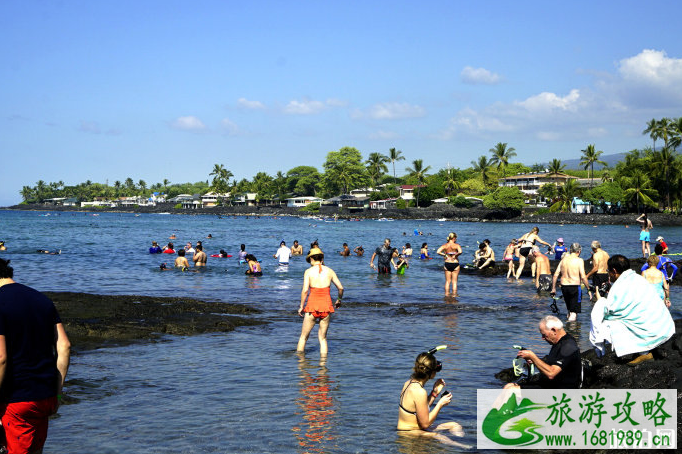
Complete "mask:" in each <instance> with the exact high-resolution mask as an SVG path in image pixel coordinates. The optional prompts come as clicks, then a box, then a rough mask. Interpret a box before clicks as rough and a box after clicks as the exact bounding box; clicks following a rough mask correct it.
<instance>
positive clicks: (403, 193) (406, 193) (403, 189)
mask: <svg viewBox="0 0 682 454" xmlns="http://www.w3.org/2000/svg"><path fill="white" fill-rule="evenodd" d="M417 187H420V188H423V187H425V185H423V184H422V185H419V186H417V185H413V184H403V185H401V186H400V187H399V188H398V190H399V191H400V198H401V199H403V200H412V199H414V190H415V189H416V188H417Z"/></svg>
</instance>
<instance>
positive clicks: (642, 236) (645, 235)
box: [636, 213, 654, 258]
mask: <svg viewBox="0 0 682 454" xmlns="http://www.w3.org/2000/svg"><path fill="white" fill-rule="evenodd" d="M636 222H638V223H639V226H640V227H641V229H642V230H641V231H640V232H639V241H641V242H642V257H644V258H647V257H649V256H650V255H651V246H650V245H649V241H651V229H653V228H654V224H653V223H652V222H651V219H649V217H648V216H647V215H646V213H642V214H641V215H640V216H639V217H638V218H637V219H636Z"/></svg>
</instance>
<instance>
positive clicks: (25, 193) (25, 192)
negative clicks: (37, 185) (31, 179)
mask: <svg viewBox="0 0 682 454" xmlns="http://www.w3.org/2000/svg"><path fill="white" fill-rule="evenodd" d="M19 193H20V194H21V198H22V199H24V202H28V201H29V200H30V199H31V198H33V194H34V193H35V191H34V190H33V188H31V187H30V186H24V187H23V188H21V191H19Z"/></svg>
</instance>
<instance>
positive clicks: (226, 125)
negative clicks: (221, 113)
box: [220, 118, 239, 136]
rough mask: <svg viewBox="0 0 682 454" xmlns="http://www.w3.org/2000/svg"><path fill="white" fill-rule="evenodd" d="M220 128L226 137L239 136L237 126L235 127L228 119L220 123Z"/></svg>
mask: <svg viewBox="0 0 682 454" xmlns="http://www.w3.org/2000/svg"><path fill="white" fill-rule="evenodd" d="M220 127H221V128H222V129H223V131H225V133H226V134H227V135H230V136H235V135H237V134H239V126H237V125H236V124H235V123H234V122H233V121H232V120H230V119H229V118H223V119H222V121H221V122H220Z"/></svg>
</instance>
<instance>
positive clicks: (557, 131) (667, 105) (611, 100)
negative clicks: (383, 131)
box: [436, 50, 682, 141]
mask: <svg viewBox="0 0 682 454" xmlns="http://www.w3.org/2000/svg"><path fill="white" fill-rule="evenodd" d="M581 71H582V72H585V71H586V70H584V69H581ZM591 74H592V75H593V77H594V83H593V84H592V85H586V86H583V87H580V88H572V89H569V90H568V92H563V93H557V92H551V91H543V92H540V93H538V94H532V95H530V96H528V97H527V98H525V99H520V100H513V101H508V102H498V103H494V104H489V105H487V106H484V107H480V108H475V109H474V108H469V107H467V108H464V109H461V110H460V111H459V112H457V113H456V114H455V115H454V116H453V117H452V118H451V119H450V120H449V122H448V124H447V126H446V127H445V128H444V129H442V130H441V131H439V132H438V133H437V134H436V137H438V138H440V139H442V140H451V139H452V138H454V137H462V136H468V137H476V138H485V139H486V140H488V139H489V138H490V137H497V136H499V133H500V132H504V133H507V135H508V136H512V135H513V134H517V137H518V138H520V139H524V140H525V139H526V138H528V137H535V138H536V139H537V140H542V141H560V140H587V139H592V138H609V137H611V138H614V137H615V135H617V134H621V135H622V134H627V131H629V130H631V129H632V128H633V125H640V124H642V122H643V119H644V118H651V117H652V116H653V117H656V116H666V115H667V116H674V112H676V111H679V110H682V90H680V88H679V87H682V59H679V58H671V57H668V56H667V54H666V53H665V52H664V51H656V50H643V51H642V52H640V53H639V54H637V55H635V56H632V57H628V58H624V59H622V60H620V62H618V64H617V66H616V71H614V72H612V73H597V72H592V73H591ZM642 128H643V125H642ZM642 128H640V129H639V130H638V132H641V129H642ZM505 140H507V139H505Z"/></svg>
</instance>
